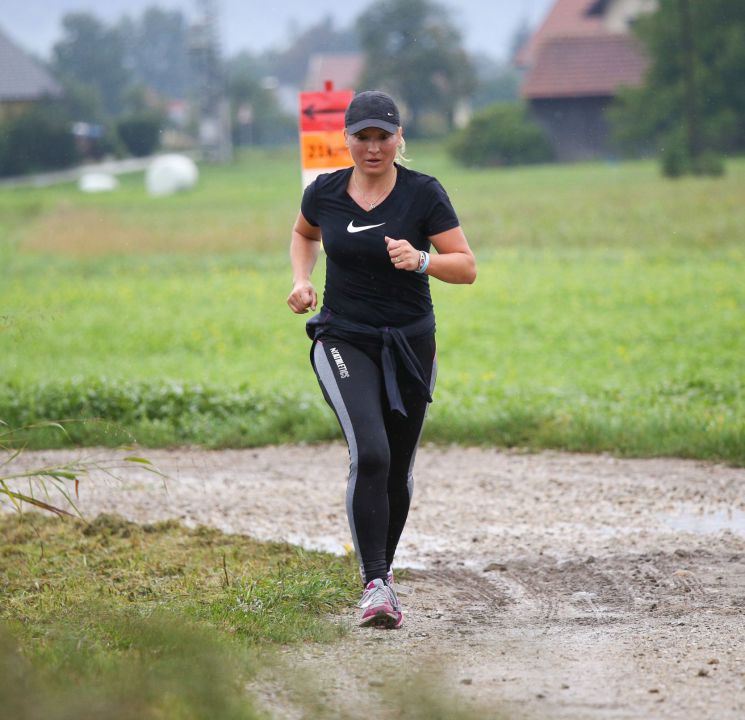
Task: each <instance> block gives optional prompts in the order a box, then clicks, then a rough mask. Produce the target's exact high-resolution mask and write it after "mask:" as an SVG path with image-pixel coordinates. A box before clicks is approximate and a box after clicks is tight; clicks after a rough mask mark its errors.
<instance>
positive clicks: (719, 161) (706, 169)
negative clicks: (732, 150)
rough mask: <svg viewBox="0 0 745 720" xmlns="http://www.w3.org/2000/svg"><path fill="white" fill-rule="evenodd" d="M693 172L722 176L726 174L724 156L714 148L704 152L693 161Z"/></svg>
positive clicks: (695, 173)
mask: <svg viewBox="0 0 745 720" xmlns="http://www.w3.org/2000/svg"><path fill="white" fill-rule="evenodd" d="M693 174H694V175H708V176H710V177H722V175H724V158H723V157H722V156H721V155H719V154H718V153H715V152H713V151H712V150H706V151H705V152H702V153H701V155H699V156H698V157H697V158H696V159H695V160H694V162H693Z"/></svg>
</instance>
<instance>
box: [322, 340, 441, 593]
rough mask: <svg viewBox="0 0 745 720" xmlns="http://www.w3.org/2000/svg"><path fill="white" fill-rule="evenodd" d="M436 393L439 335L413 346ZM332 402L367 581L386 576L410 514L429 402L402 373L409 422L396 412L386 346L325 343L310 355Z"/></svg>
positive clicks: (352, 521) (353, 526)
mask: <svg viewBox="0 0 745 720" xmlns="http://www.w3.org/2000/svg"><path fill="white" fill-rule="evenodd" d="M410 345H411V348H412V350H413V351H414V353H415V354H416V356H417V358H418V359H419V362H420V363H421V365H422V368H423V369H424V377H425V378H430V391H431V390H432V389H434V382H435V375H436V373H437V362H436V359H435V339H434V336H430V337H425V338H419V339H417V340H413V341H410ZM311 361H312V363H313V369H314V370H315V373H316V376H317V377H318V382H319V384H320V385H321V389H322V390H323V395H324V397H325V398H326V402H327V403H328V404H329V405H330V406H331V408H332V409H333V411H334V412H335V413H336V417H337V419H338V420H339V424H340V425H341V429H342V431H343V432H344V436H345V438H346V440H347V445H348V446H349V482H348V484H347V518H348V519H349V527H350V529H351V531H352V540H353V542H354V548H355V551H356V552H357V558H358V559H359V562H360V571H361V574H362V580H363V582H365V583H367V582H370V581H371V580H374V579H375V578H385V577H386V574H387V572H388V570H389V569H390V567H391V563H392V562H393V556H394V554H395V552H396V546H397V545H398V541H399V538H400V537H401V533H402V531H403V529H404V525H405V523H406V517H407V515H408V513H409V504H410V502H411V495H412V491H413V489H414V479H413V476H412V469H413V467H414V459H415V457H416V449H417V445H418V444H419V438H420V436H421V433H422V426H423V425H424V417H425V415H426V412H427V401H426V399H425V398H423V397H422V396H421V395H420V394H419V393H418V392H417V390H416V389H414V388H412V387H411V383H407V379H406V376H405V375H402V374H400V373H399V377H398V383H399V387H400V389H401V396H402V398H403V401H404V406H405V408H406V412H407V415H408V417H404V416H403V415H401V414H400V413H397V412H393V411H391V410H390V408H389V407H388V400H387V397H386V394H385V387H384V384H383V373H382V369H381V365H380V347H379V346H378V347H376V346H374V345H371V346H367V345H364V346H363V345H359V344H355V345H352V344H351V343H349V342H348V341H345V340H338V339H334V338H323V339H322V340H319V341H318V342H317V343H316V345H315V348H314V350H313V355H312V358H311Z"/></svg>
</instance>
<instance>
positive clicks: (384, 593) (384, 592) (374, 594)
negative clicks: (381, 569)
mask: <svg viewBox="0 0 745 720" xmlns="http://www.w3.org/2000/svg"><path fill="white" fill-rule="evenodd" d="M384 603H388V604H389V605H393V606H395V604H396V603H395V602H394V601H393V599H392V598H391V593H390V589H389V588H388V587H387V586H386V585H375V586H373V587H371V588H369V589H367V590H365V592H363V593H362V599H361V600H360V601H359V603H357V607H359V608H362V609H364V608H368V607H375V606H376V605H383V604H384Z"/></svg>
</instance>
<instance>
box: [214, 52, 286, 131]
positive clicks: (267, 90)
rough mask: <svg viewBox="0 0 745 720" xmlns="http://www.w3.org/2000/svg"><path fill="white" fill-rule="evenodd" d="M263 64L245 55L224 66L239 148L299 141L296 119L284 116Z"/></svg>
mask: <svg viewBox="0 0 745 720" xmlns="http://www.w3.org/2000/svg"><path fill="white" fill-rule="evenodd" d="M264 60H265V58H257V57H255V56H253V55H251V54H250V53H248V52H243V53H240V54H239V55H236V56H235V57H233V58H230V59H229V60H228V61H227V62H226V63H225V73H226V78H227V87H228V97H229V98H230V105H231V111H232V115H233V129H234V138H233V140H234V142H235V144H236V145H274V144H278V143H283V142H288V141H292V140H296V139H297V132H298V130H297V117H296V116H295V115H292V116H290V115H287V114H285V113H283V112H282V109H281V108H280V106H279V103H278V100H277V96H276V93H275V89H274V88H273V86H272V85H271V83H268V82H267V74H266V73H267V71H268V68H267V66H266V63H265V62H264ZM246 113H248V115H249V118H248V120H249V121H248V122H246V120H247V118H246V117H245V115H246Z"/></svg>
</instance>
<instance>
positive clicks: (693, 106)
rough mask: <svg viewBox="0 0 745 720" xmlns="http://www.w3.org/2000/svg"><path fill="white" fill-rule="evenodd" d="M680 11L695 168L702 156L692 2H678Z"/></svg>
mask: <svg viewBox="0 0 745 720" xmlns="http://www.w3.org/2000/svg"><path fill="white" fill-rule="evenodd" d="M678 8H679V11H680V45H681V50H682V55H683V80H684V83H685V117H686V130H687V135H688V155H689V157H690V158H691V162H692V163H693V165H694V167H695V166H696V164H697V161H698V157H699V155H700V154H701V134H700V130H699V117H698V97H697V92H696V66H695V63H696V58H695V55H694V52H695V48H694V46H693V21H692V19H691V5H690V0H678Z"/></svg>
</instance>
